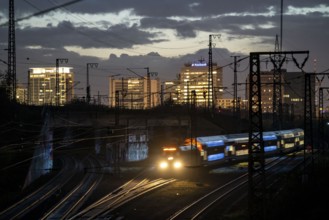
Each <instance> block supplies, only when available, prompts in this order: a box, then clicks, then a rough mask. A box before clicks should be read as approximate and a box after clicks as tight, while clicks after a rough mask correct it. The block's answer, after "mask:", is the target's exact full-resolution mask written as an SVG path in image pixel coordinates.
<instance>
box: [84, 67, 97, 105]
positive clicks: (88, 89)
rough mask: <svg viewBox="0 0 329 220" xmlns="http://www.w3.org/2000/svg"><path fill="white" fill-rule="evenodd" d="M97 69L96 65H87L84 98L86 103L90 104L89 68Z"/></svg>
mask: <svg viewBox="0 0 329 220" xmlns="http://www.w3.org/2000/svg"><path fill="white" fill-rule="evenodd" d="M97 67H98V63H87V88H86V91H87V96H86V100H87V103H88V104H89V103H90V84H89V68H97Z"/></svg>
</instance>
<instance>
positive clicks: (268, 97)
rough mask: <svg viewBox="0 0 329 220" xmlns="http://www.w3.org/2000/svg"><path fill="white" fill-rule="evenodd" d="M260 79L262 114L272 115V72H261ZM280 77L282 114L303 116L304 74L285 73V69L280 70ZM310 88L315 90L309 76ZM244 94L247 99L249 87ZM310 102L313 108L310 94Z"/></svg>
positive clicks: (313, 82)
mask: <svg viewBox="0 0 329 220" xmlns="http://www.w3.org/2000/svg"><path fill="white" fill-rule="evenodd" d="M260 77H261V92H262V93H261V96H262V97H261V98H262V112H263V113H273V71H264V72H261V75H260ZM281 77H282V78H281V82H282V83H281V94H282V97H281V102H282V112H283V114H288V115H294V116H303V114H304V90H305V88H304V87H305V77H304V73H302V72H287V71H286V70H285V69H282V75H281ZM247 81H248V82H249V77H248V78H247ZM247 84H248V83H247ZM311 88H315V79H314V76H311ZM246 94H247V97H248V99H249V86H247V87H246ZM311 100H313V106H314V100H315V97H314V93H312V97H311ZM313 111H314V110H313Z"/></svg>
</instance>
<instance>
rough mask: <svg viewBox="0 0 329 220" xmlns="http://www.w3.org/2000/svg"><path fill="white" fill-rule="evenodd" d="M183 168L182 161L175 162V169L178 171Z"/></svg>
mask: <svg viewBox="0 0 329 220" xmlns="http://www.w3.org/2000/svg"><path fill="white" fill-rule="evenodd" d="M182 166H183V164H182V163H181V162H180V161H175V162H174V167H175V168H176V169H178V168H181V167H182Z"/></svg>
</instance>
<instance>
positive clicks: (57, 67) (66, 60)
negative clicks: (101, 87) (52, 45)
mask: <svg viewBox="0 0 329 220" xmlns="http://www.w3.org/2000/svg"><path fill="white" fill-rule="evenodd" d="M68 61H69V60H68V59H66V58H57V59H56V85H55V92H56V94H55V101H56V106H59V105H60V100H59V99H60V93H59V92H60V89H59V63H67V62H68Z"/></svg>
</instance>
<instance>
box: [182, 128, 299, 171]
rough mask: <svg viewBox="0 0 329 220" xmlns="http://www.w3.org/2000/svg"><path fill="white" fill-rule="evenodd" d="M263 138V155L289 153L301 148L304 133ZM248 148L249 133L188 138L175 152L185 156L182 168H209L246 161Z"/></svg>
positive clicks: (275, 133) (283, 132)
mask: <svg viewBox="0 0 329 220" xmlns="http://www.w3.org/2000/svg"><path fill="white" fill-rule="evenodd" d="M262 136H263V144H264V153H265V154H266V155H275V154H277V153H289V152H292V151H294V150H298V149H301V148H302V147H303V146H304V131H303V129H300V128H296V129H290V130H289V129H288V130H280V131H266V132H263V133H262ZM248 145H249V133H239V134H226V135H214V136H203V137H196V138H187V139H185V144H184V145H183V146H179V147H178V149H179V152H182V153H183V154H182V155H183V156H184V155H185V157H184V159H186V160H184V163H185V165H187V164H189V165H209V164H213V163H217V162H224V161H231V160H236V159H239V160H240V159H241V160H245V159H247V158H248V153H249V148H248ZM186 155H187V156H186Z"/></svg>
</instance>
